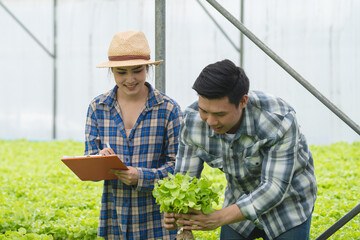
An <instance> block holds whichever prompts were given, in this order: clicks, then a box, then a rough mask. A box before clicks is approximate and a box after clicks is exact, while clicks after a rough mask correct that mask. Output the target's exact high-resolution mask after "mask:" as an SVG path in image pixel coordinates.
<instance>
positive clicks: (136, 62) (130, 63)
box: [96, 59, 163, 68]
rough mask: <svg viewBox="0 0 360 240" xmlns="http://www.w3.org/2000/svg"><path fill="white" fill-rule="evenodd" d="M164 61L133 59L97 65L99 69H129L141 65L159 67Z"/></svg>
mask: <svg viewBox="0 0 360 240" xmlns="http://www.w3.org/2000/svg"><path fill="white" fill-rule="evenodd" d="M162 62H163V60H159V61H150V60H144V59H132V60H128V61H107V62H104V63H101V64H99V65H97V66H96V67H97V68H111V67H129V66H139V65H155V66H157V65H159V64H160V63H162Z"/></svg>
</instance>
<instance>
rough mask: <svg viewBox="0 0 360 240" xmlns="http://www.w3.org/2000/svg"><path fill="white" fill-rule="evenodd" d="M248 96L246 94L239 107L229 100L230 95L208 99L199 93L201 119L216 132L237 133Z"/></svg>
mask: <svg viewBox="0 0 360 240" xmlns="http://www.w3.org/2000/svg"><path fill="white" fill-rule="evenodd" d="M247 100H248V96H247V95H244V96H243V98H242V99H241V102H240V104H239V106H238V107H236V106H235V104H232V103H230V102H229V98H228V97H223V98H219V99H208V98H205V97H202V96H200V95H199V112H200V117H201V119H202V120H203V121H204V122H206V123H207V124H208V125H209V126H210V127H211V128H212V129H213V130H214V131H215V132H216V133H219V134H224V133H236V131H237V130H238V129H239V126H240V120H241V116H242V113H243V110H244V108H245V107H246V104H247Z"/></svg>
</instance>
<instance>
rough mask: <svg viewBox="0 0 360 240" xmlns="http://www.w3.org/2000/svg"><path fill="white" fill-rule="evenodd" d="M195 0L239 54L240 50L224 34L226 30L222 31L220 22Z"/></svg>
mask: <svg viewBox="0 0 360 240" xmlns="http://www.w3.org/2000/svg"><path fill="white" fill-rule="evenodd" d="M197 2H198V3H199V5H200V6H201V7H202V9H203V10H204V11H205V13H206V14H207V15H208V16H209V17H210V19H211V20H212V21H213V22H214V23H215V25H216V26H217V27H218V28H219V30H220V31H221V32H222V34H224V36H225V38H226V39H227V40H228V41H229V42H230V44H231V45H232V46H233V47H234V48H235V49H236V51H238V52H239V53H240V54H241V52H240V50H241V49H239V48H238V47H237V46H236V44H235V43H234V42H233V41H232V40H231V38H230V37H229V36H228V35H227V34H226V32H225V31H224V29H222V27H221V26H220V24H218V23H217V22H216V20H215V18H213V16H211V14H210V13H209V11H208V10H207V9H206V8H205V7H204V5H203V4H202V3H201V2H200V1H199V0H197Z"/></svg>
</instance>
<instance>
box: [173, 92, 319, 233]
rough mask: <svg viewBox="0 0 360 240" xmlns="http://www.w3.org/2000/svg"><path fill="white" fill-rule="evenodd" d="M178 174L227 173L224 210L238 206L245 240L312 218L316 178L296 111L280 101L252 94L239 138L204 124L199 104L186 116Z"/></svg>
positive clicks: (239, 229)
mask: <svg viewBox="0 0 360 240" xmlns="http://www.w3.org/2000/svg"><path fill="white" fill-rule="evenodd" d="M179 141H180V145H179V151H178V155H177V158H176V165H175V172H180V173H183V174H185V173H186V172H187V171H189V173H190V174H191V175H192V176H197V177H200V175H201V171H202V169H203V164H204V162H206V163H207V164H208V165H209V166H210V167H213V168H219V169H220V170H222V171H223V172H224V173H225V176H226V180H227V186H226V189H225V200H224V207H227V206H229V205H232V204H236V205H237V206H238V207H239V209H240V210H241V212H242V213H243V215H244V216H245V218H246V219H247V220H245V221H241V222H237V223H233V224H230V226H231V227H232V228H233V229H234V230H236V231H237V232H239V233H240V234H241V235H243V236H244V237H247V236H249V234H250V233H251V232H252V230H253V229H254V228H255V226H257V227H258V228H260V229H264V231H265V232H266V234H267V236H269V237H270V238H275V237H276V236H278V235H280V234H281V233H283V232H285V231H287V230H289V229H291V228H292V227H294V226H297V225H300V224H301V223H303V222H304V221H306V220H307V218H308V217H309V216H310V215H311V213H312V211H313V207H314V203H315V200H316V192H317V186H316V179H315V173H314V163H313V159H312V155H311V152H310V149H309V147H308V145H307V143H306V140H305V137H304V135H303V134H302V133H301V131H300V127H299V125H298V123H297V120H296V117H295V111H294V110H293V109H292V108H291V107H290V106H289V105H288V104H287V103H286V102H284V101H283V100H281V99H280V98H276V97H273V96H271V95H268V94H265V93H262V92H257V91H250V92H249V99H248V103H247V106H246V108H245V109H244V111H243V116H242V120H241V124H240V127H239V129H238V131H237V132H236V134H235V136H234V138H230V139H228V137H227V135H226V134H217V133H215V132H214V131H213V130H212V129H211V127H209V126H208V125H207V124H206V123H205V122H204V121H202V120H201V118H200V115H199V112H198V103H197V102H195V103H193V104H192V105H191V106H190V107H189V108H188V109H186V111H185V113H184V120H183V122H182V125H181V130H180V139H179Z"/></svg>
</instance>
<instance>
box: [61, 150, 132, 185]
mask: <svg viewBox="0 0 360 240" xmlns="http://www.w3.org/2000/svg"><path fill="white" fill-rule="evenodd" d="M61 161H62V162H63V163H64V164H65V165H66V166H68V167H69V168H70V169H71V171H73V172H74V173H75V174H76V175H77V176H78V177H79V178H80V180H82V181H98V180H111V179H118V178H117V176H116V175H114V174H111V173H109V172H110V170H111V169H124V170H126V169H128V168H127V167H126V166H125V164H124V163H123V162H122V161H121V160H120V158H119V157H118V156H117V155H107V156H98V155H96V156H91V155H90V156H80V157H63V158H62V159H61Z"/></svg>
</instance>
